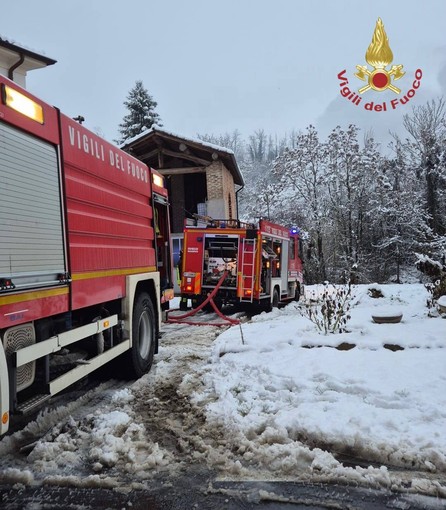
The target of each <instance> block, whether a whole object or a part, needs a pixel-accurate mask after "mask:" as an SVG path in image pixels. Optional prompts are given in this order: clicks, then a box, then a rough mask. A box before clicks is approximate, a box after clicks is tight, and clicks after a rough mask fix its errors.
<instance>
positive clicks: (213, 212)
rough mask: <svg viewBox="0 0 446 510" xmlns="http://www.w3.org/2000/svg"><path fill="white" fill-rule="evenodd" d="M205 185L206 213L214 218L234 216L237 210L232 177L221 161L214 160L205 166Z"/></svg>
mask: <svg viewBox="0 0 446 510" xmlns="http://www.w3.org/2000/svg"><path fill="white" fill-rule="evenodd" d="M206 185H207V198H208V214H209V215H210V216H213V217H215V218H217V217H218V218H229V217H230V216H232V218H235V217H236V214H237V211H236V202H235V190H234V179H233V177H232V174H231V172H230V171H229V170H228V169H227V168H226V167H225V166H224V165H223V163H222V162H221V161H214V162H213V163H211V164H210V165H209V166H208V167H207V169H206ZM230 210H231V211H230ZM230 212H231V214H230Z"/></svg>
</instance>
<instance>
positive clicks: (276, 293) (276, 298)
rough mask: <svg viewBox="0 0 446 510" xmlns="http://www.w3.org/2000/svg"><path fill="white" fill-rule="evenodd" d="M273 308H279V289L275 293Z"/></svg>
mask: <svg viewBox="0 0 446 510" xmlns="http://www.w3.org/2000/svg"><path fill="white" fill-rule="evenodd" d="M272 305H273V308H278V307H279V291H278V290H277V287H276V288H275V289H274V292H273V302H272Z"/></svg>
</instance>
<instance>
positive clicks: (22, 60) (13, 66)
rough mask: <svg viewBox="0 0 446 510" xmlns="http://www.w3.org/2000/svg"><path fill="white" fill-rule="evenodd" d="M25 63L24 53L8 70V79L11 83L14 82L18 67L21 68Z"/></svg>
mask: <svg viewBox="0 0 446 510" xmlns="http://www.w3.org/2000/svg"><path fill="white" fill-rule="evenodd" d="M23 62H25V55H24V54H23V53H20V58H19V60H18V61H17V62H16V63H15V64H13V65H12V66H11V67H10V68H9V69H8V78H9V79H10V80H11V81H14V71H15V70H16V69H17V68H18V67H20V66H21V65H22V64H23Z"/></svg>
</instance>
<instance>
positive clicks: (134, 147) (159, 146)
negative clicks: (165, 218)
mask: <svg viewBox="0 0 446 510" xmlns="http://www.w3.org/2000/svg"><path fill="white" fill-rule="evenodd" d="M121 148H123V149H124V150H126V151H128V152H130V153H131V154H133V155H134V156H136V157H137V158H139V159H141V160H142V161H143V162H144V163H146V164H147V165H148V166H151V167H153V168H155V169H156V170H158V171H159V172H160V173H161V174H162V175H163V176H165V179H166V183H167V187H168V189H169V196H170V201H171V223H172V232H173V233H181V232H182V231H183V226H184V220H185V218H192V217H193V216H194V215H201V216H210V217H212V218H215V219H223V218H229V219H237V218H238V210H237V192H238V191H240V190H241V189H242V188H243V184H244V182H243V177H242V175H241V173H240V170H239V168H238V165H237V162H236V160H235V156H234V153H233V152H232V151H231V150H229V149H226V148H224V147H219V146H217V145H213V144H210V143H207V142H203V141H202V140H198V139H192V138H186V137H184V136H180V135H176V134H173V133H170V132H168V131H164V130H161V129H158V128H154V129H151V130H149V131H145V132H143V133H141V134H140V135H137V136H135V137H134V138H132V139H131V140H128V141H127V142H125V143H124V145H122V146H121Z"/></svg>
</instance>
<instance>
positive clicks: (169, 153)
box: [163, 149, 211, 166]
mask: <svg viewBox="0 0 446 510" xmlns="http://www.w3.org/2000/svg"><path fill="white" fill-rule="evenodd" d="M163 153H164V154H166V155H167V156H172V157H173V158H179V159H187V160H188V161H193V162H194V163H198V164H200V165H205V166H208V165H210V164H211V161H209V160H208V159H203V158H199V157H198V156H194V155H192V154H185V153H184V152H179V151H178V152H175V151H171V150H168V149H163Z"/></svg>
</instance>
